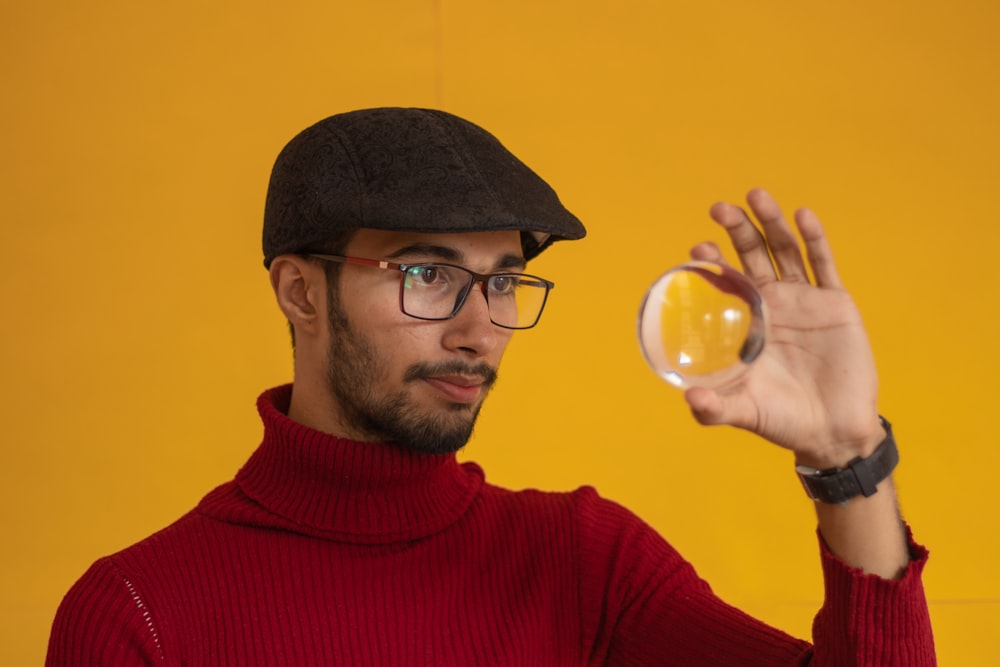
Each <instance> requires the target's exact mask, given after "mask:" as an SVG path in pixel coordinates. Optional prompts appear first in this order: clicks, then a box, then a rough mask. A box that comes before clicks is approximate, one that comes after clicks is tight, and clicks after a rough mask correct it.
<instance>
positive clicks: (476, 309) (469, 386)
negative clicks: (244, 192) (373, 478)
mask: <svg viewBox="0 0 1000 667" xmlns="http://www.w3.org/2000/svg"><path fill="white" fill-rule="evenodd" d="M584 233H585V232H584V229H583V226H582V225H581V224H580V223H579V221H578V220H577V219H576V218H575V217H574V216H573V215H572V214H571V213H569V212H568V211H567V210H566V209H565V208H563V207H562V204H561V203H560V202H559V200H558V198H557V197H556V195H555V193H554V192H553V191H552V190H551V188H549V187H548V185H547V184H545V182H544V181H542V180H541V179H540V178H539V177H538V176H537V175H535V174H534V173H533V172H532V171H531V170H530V169H528V168H527V167H526V166H525V165H523V164H522V163H521V162H520V161H518V160H517V159H516V158H515V157H514V156H513V155H511V154H510V153H509V152H508V151H507V150H506V149H504V148H503V146H501V145H500V143H499V142H498V141H496V139H494V138H493V137H492V136H491V135H489V134H488V133H487V132H485V131H484V130H482V129H481V128H478V127H477V126H475V125H472V124H471V123H468V122H466V121H463V120H461V119H459V118H457V117H455V116H451V115H449V114H445V113H443V112H439V111H428V110H419V109H373V110H367V111H356V112H351V113H348V114H342V115H340V116H333V117H332V118H329V119H327V120H325V121H322V122H320V123H318V124H317V125H315V126H313V127H311V128H309V129H307V130H306V131H304V132H303V133H301V134H300V135H298V136H297V137H296V138H295V139H293V140H292V142H290V143H289V145H288V146H286V148H285V149H284V150H283V151H282V153H281V155H279V157H278V160H277V162H276V164H275V167H274V171H273V173H272V177H271V185H270V188H269V191H268V198H267V206H266V210H265V221H264V256H265V260H264V261H265V265H266V266H268V267H269V268H270V271H271V282H272V285H273V287H274V289H275V293H276V295H277V297H278V302H279V305H280V306H281V308H282V310H283V311H284V313H285V315H286V316H287V317H288V319H289V322H290V323H291V325H292V327H293V330H294V332H295V336H296V339H297V352H296V359H295V388H294V390H293V397H292V406H291V409H290V412H289V414H290V416H292V418H293V419H296V420H298V421H301V422H303V423H306V424H307V425H310V426H313V427H315V428H318V429H320V430H324V431H327V432H330V433H334V434H336V435H340V436H344V437H349V438H353V439H359V440H380V441H385V442H392V443H395V444H398V445H400V446H403V447H407V448H410V449H414V450H418V451H423V452H438V453H441V452H450V451H454V450H456V449H458V448H459V447H461V446H462V445H464V444H465V442H466V440H467V439H468V437H469V435H470V434H471V431H472V427H473V425H474V423H475V418H476V415H477V414H478V412H479V408H480V406H481V404H482V401H483V399H484V398H485V395H486V393H487V392H488V390H489V387H490V386H491V385H492V384H493V382H494V381H495V378H496V369H497V366H498V364H499V361H500V357H501V356H502V354H503V351H504V349H505V347H506V344H507V342H508V341H509V339H510V335H511V333H512V331H513V329H512V328H510V327H519V326H528V325H529V324H530V322H529V323H526V322H525V318H526V317H528V316H529V315H528V314H529V311H533V310H535V309H536V308H537V309H538V310H540V309H541V306H542V305H544V300H545V295H546V294H547V291H548V286H547V285H546V282H545V281H538V280H535V279H531V280H526V279H521V278H519V277H517V276H516V275H508V274H522V273H523V271H524V268H525V262H526V261H527V259H530V258H531V257H534V256H535V255H537V254H538V253H539V252H541V251H542V250H544V249H545V248H546V247H547V246H548V245H549V244H551V243H552V242H553V241H555V240H559V239H574V238H580V237H582V236H583V235H584ZM348 257H349V258H351V259H347V258H348ZM427 264H431V266H427ZM441 264H444V265H452V267H447V266H438V265H441ZM414 265H417V266H414ZM455 267H458V268H455ZM470 272H471V273H470ZM515 286H519V287H515ZM514 295H517V297H516V298H514Z"/></svg>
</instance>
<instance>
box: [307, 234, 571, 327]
mask: <svg viewBox="0 0 1000 667" xmlns="http://www.w3.org/2000/svg"><path fill="white" fill-rule="evenodd" d="M302 254H303V255H304V256H306V257H312V258H315V259H320V260H324V261H328V262H337V263H340V264H355V265H358V266H371V267H374V268H376V269H388V270H393V271H399V310H400V312H402V313H403V314H404V315H406V316H407V317H412V318H414V319H416V320H425V321H429V322H440V321H444V320H450V319H453V318H454V317H455V316H456V315H458V311H460V310H462V306H464V305H465V301H466V299H468V298H469V294H470V293H471V292H472V288H473V287H474V286H475V285H476V284H477V283H478V284H480V285H482V287H481V289H482V292H483V297H484V298H485V299H486V305H487V306H489V303H490V296H489V289H488V288H487V282H488V281H489V280H491V279H493V278H498V277H505V276H510V277H514V278H517V280H518V282H519V283H522V284H530V285H534V286H535V287H544V288H545V293H544V294H543V295H542V302H541V303H540V304H539V306H538V313H537V314H536V315H535V319H534V320H533V321H532V322H531V324H528V325H524V326H519V327H518V326H515V327H512V326H509V325H506V324H500V323H499V322H497V321H496V320H494V319H493V311H492V310H490V311H489V313H490V322H492V323H493V324H495V325H496V326H498V327H501V328H503V329H512V330H514V331H521V330H523V329H531V328H532V327H534V326H535V325H536V324H538V321H539V320H540V319H542V312H543V311H544V310H545V304H546V303H548V300H549V292H550V291H551V290H552V288H553V287H555V286H556V284H555V283H554V282H552V281H551V280H546V279H545V278H541V277H539V276H533V275H530V274H527V273H516V272H513V271H499V272H497V273H476V272H475V271H471V270H469V269H467V268H465V267H464V266H458V265H457V264H448V263H447V262H414V263H412V264H400V263H398V262H389V261H387V260H383V259H368V258H366V257H348V256H346V255H325V254H323V253H315V252H306V253H302ZM429 266H431V267H432V266H446V267H448V268H450V269H458V270H459V271H463V272H464V273H467V274H469V275H470V276H472V280H471V281H470V282H469V284H468V285H466V286H465V287H464V288H463V289H462V291H461V292H459V295H458V298H457V299H456V300H455V307H454V308H453V309H452V311H451V314H450V315H448V316H447V317H421V316H420V315H414V314H412V313H408V312H406V308H404V307H403V294H404V291H405V290H406V287H405V282H404V280H403V279H404V278H405V277H406V272H407V271H409V270H410V269H420V268H425V267H429ZM526 280H527V281H528V282H527V283H525V281H526Z"/></svg>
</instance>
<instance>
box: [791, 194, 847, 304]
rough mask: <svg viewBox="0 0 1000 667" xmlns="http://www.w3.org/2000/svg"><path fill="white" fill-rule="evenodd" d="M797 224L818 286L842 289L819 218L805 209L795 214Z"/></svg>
mask: <svg viewBox="0 0 1000 667" xmlns="http://www.w3.org/2000/svg"><path fill="white" fill-rule="evenodd" d="M795 224H796V225H797V226H798V228H799V234H800V235H801V236H802V242H803V243H804V244H805V246H806V255H807V256H808V258H809V266H811V267H812V271H813V275H814V276H815V277H816V284H817V285H819V286H820V287H831V288H836V289H840V288H841V287H842V285H841V282H840V275H839V274H838V273H837V265H836V264H835V263H834V261H833V250H832V249H831V248H830V242H829V241H828V240H827V238H826V232H825V231H824V230H823V225H822V223H820V221H819V218H817V217H816V214H815V213H813V212H812V211H810V210H809V209H805V208H803V209H799V210H798V211H796V212H795Z"/></svg>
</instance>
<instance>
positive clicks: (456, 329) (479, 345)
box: [327, 229, 524, 453]
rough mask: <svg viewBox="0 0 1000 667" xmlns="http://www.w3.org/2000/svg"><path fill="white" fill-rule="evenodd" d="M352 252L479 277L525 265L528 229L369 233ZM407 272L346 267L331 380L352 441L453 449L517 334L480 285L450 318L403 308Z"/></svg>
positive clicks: (332, 319)
mask: <svg viewBox="0 0 1000 667" xmlns="http://www.w3.org/2000/svg"><path fill="white" fill-rule="evenodd" d="M344 254H345V255H349V256H353V257H364V258H369V259H380V260H381V259H384V260H390V261H393V262H398V263H403V264H406V263H409V264H413V263H417V262H444V263H449V264H455V265H458V266H462V267H465V268H468V269H470V270H472V271H476V272H478V273H491V272H496V271H521V270H523V268H524V260H523V256H522V252H521V243H520V236H519V234H518V232H515V231H509V232H477V233H466V234H414V233H399V232H386V231H378V230H369V229H363V230H360V231H358V232H357V233H356V234H355V235H354V236H353V237H352V239H351V241H350V243H349V244H348V246H347V248H346V249H345V251H344ZM399 285H400V273H399V272H398V271H396V270H381V269H377V268H374V267H369V266H357V265H342V266H341V267H340V274H339V278H338V280H337V282H336V285H335V289H334V291H333V292H331V294H330V299H329V308H330V312H329V323H330V345H329V350H328V354H329V358H328V371H327V376H328V378H327V379H328V382H329V388H330V391H331V394H332V396H333V399H334V401H335V409H336V410H337V411H338V417H339V421H340V423H341V425H342V427H344V433H343V434H342V435H345V436H347V437H353V438H355V439H363V440H371V441H380V442H390V443H394V444H396V445H398V446H400V447H404V448H406V449H411V450H414V451H420V452H425V453H449V452H454V451H457V450H458V449H460V448H461V447H462V446H464V445H465V443H466V442H467V441H468V439H469V437H470V436H471V434H472V429H473V426H474V425H475V421H476V417H477V415H478V414H479V409H480V407H481V405H482V402H483V400H484V399H485V397H486V394H487V393H488V391H489V389H490V387H491V386H492V385H493V383H494V382H495V381H496V369H497V366H498V365H499V363H500V358H501V357H502V356H503V352H504V349H505V348H506V346H507V343H508V342H509V341H510V336H511V334H512V331H511V330H509V329H503V328H501V327H498V326H496V325H495V324H493V323H492V322H491V321H490V316H489V310H488V308H487V303H486V299H485V297H484V295H483V293H482V291H481V290H480V289H478V286H477V289H473V290H472V291H471V292H470V294H469V296H468V298H467V299H466V301H465V304H464V305H463V306H462V308H461V310H459V312H458V314H457V315H455V317H454V318H452V319H450V320H440V321H426V320H418V319H415V318H412V317H409V316H408V315H405V314H403V312H402V311H401V310H400V305H399V303H400V302H399V291H400V287H399Z"/></svg>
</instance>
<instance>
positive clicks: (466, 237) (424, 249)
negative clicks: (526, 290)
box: [348, 228, 524, 263]
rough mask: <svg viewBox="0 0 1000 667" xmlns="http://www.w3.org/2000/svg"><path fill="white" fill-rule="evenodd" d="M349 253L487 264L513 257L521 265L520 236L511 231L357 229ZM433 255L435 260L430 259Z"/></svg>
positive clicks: (349, 245) (349, 246)
mask: <svg viewBox="0 0 1000 667" xmlns="http://www.w3.org/2000/svg"><path fill="white" fill-rule="evenodd" d="M348 250H349V252H352V253H359V254H360V253H361V252H368V253H378V254H381V255H383V256H386V257H387V258H389V257H392V258H397V257H400V256H401V255H404V254H405V255H420V254H425V255H428V256H432V257H429V258H430V259H447V260H451V261H459V260H465V261H475V260H478V261H490V260H493V259H495V258H499V257H507V258H510V257H515V258H517V259H519V260H520V261H521V262H522V263H523V257H524V255H523V252H522V250H521V236H520V233H519V232H517V231H514V230H504V231H484V232H457V233H434V234H427V233H421V232H400V231H390V230H383V229H369V228H363V229H359V230H358V231H357V232H355V234H354V235H353V236H352V238H351V241H350V243H349V244H348ZM433 256H436V257H433Z"/></svg>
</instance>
